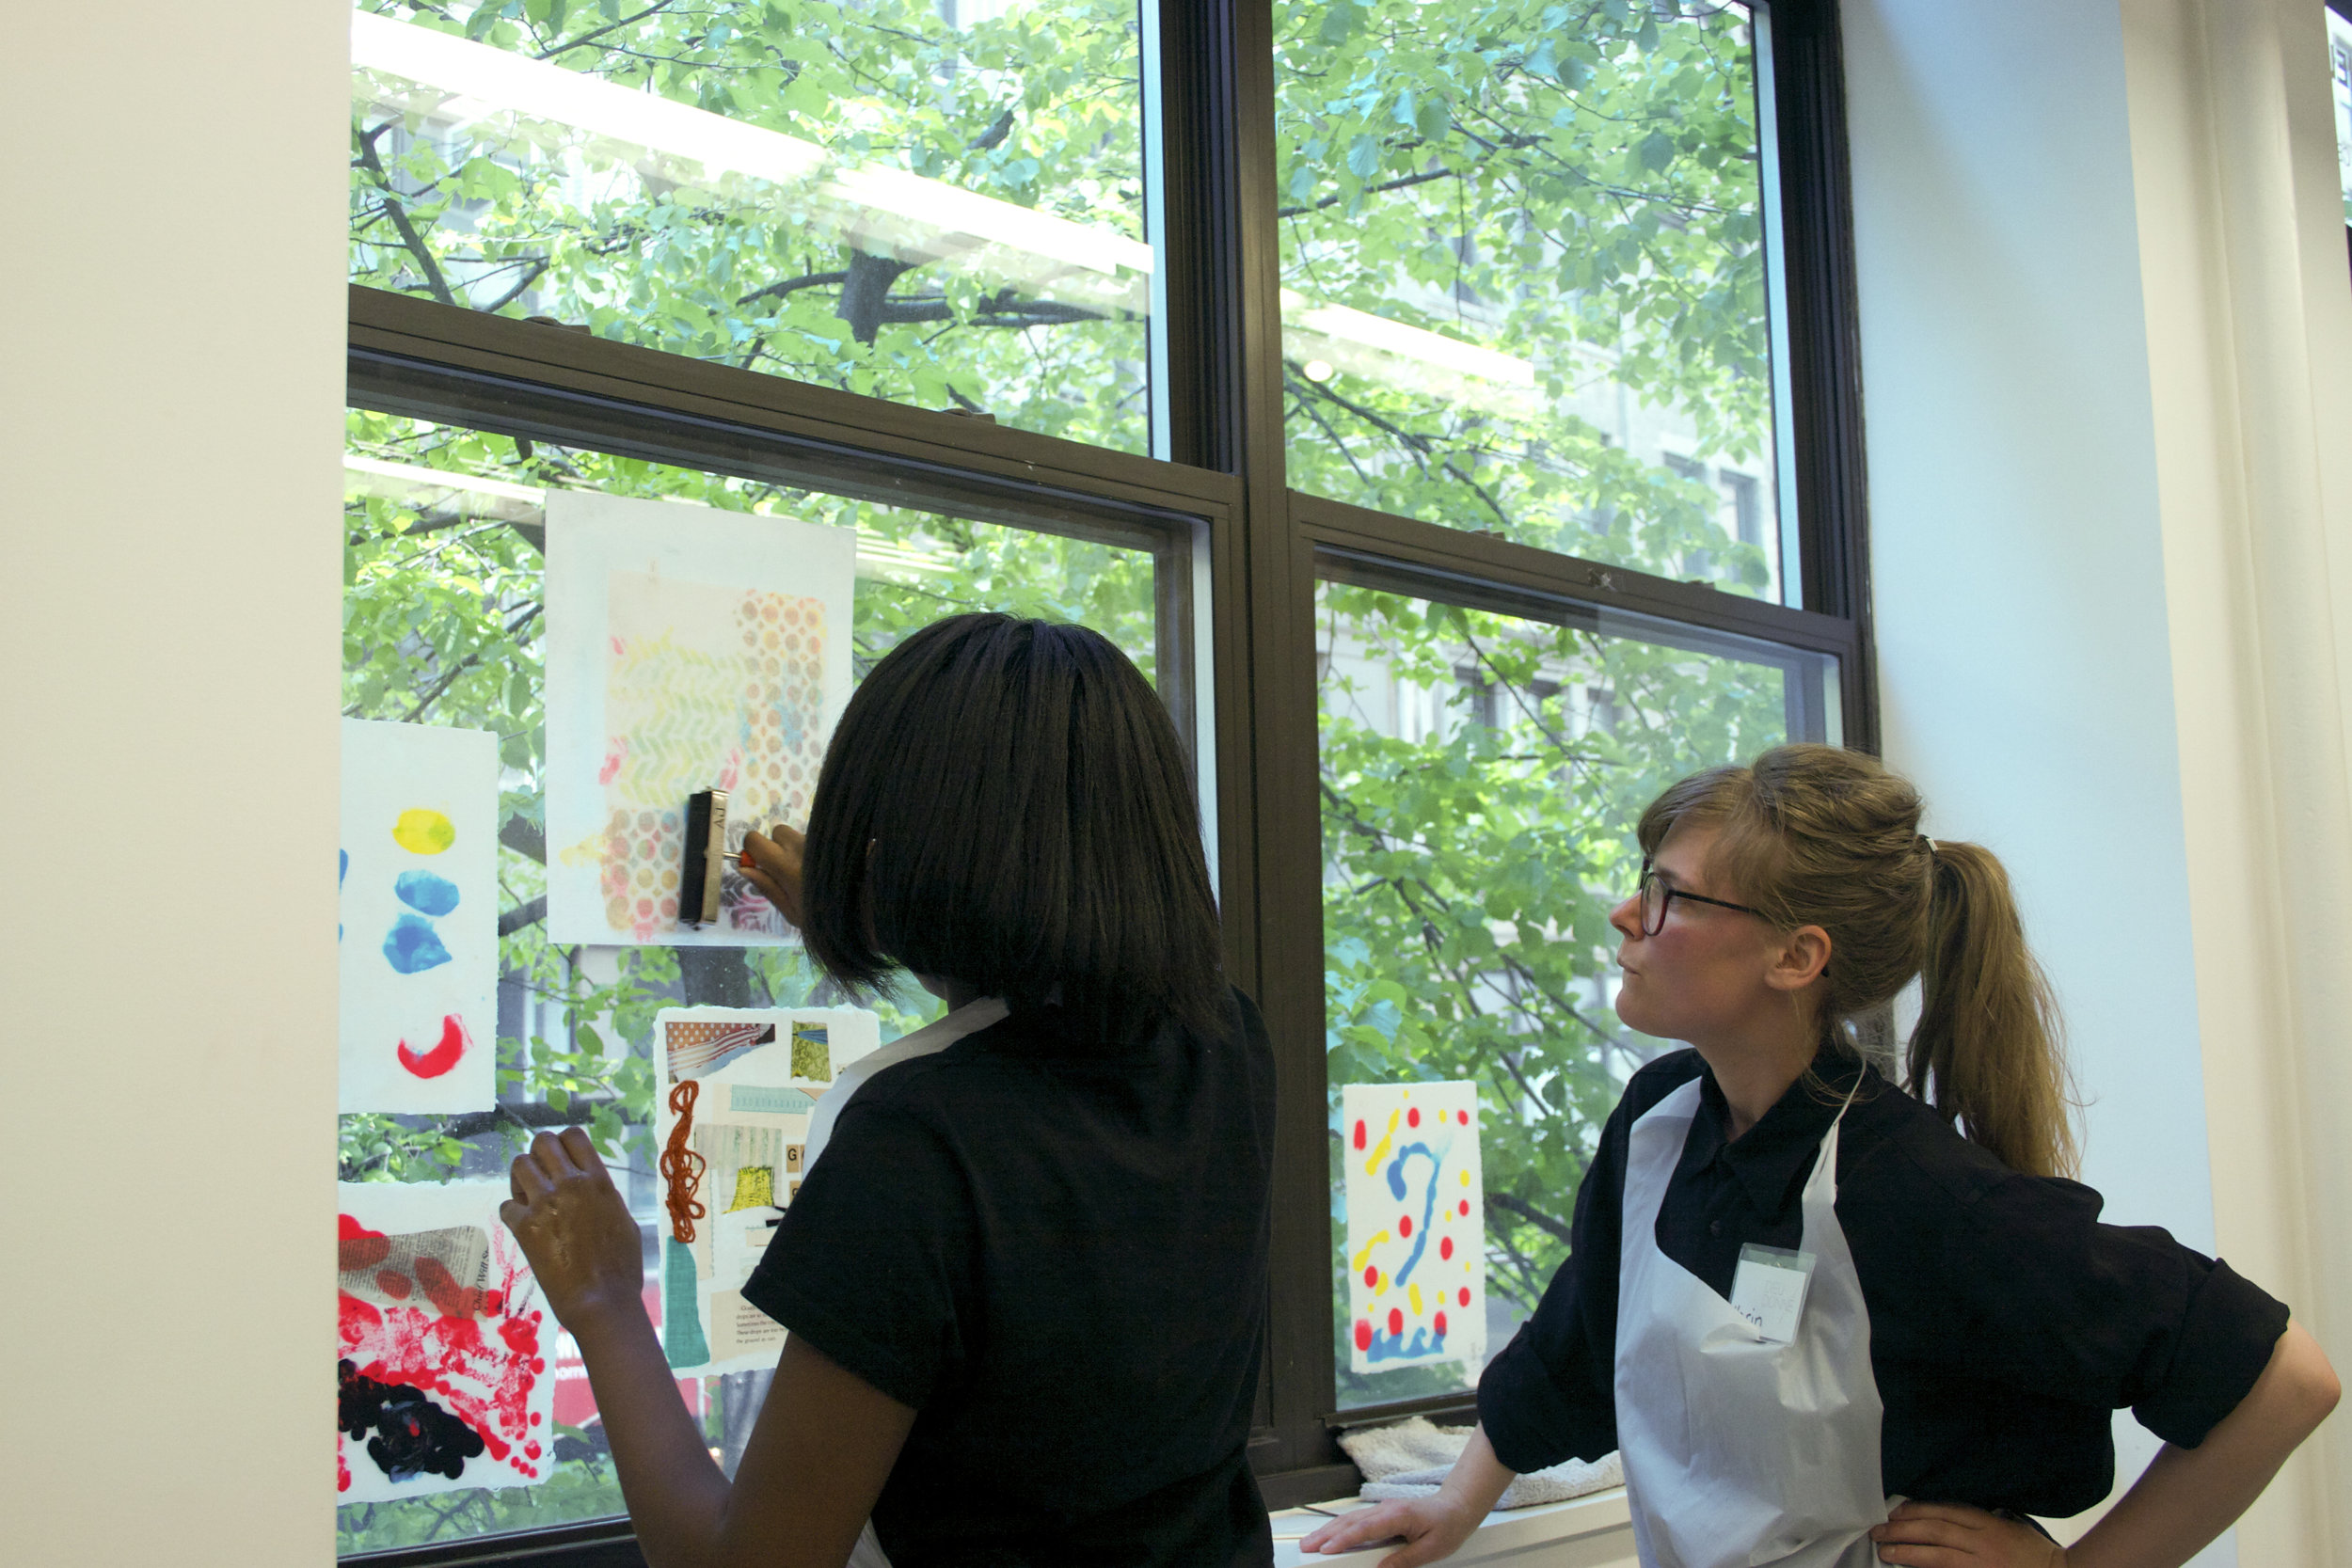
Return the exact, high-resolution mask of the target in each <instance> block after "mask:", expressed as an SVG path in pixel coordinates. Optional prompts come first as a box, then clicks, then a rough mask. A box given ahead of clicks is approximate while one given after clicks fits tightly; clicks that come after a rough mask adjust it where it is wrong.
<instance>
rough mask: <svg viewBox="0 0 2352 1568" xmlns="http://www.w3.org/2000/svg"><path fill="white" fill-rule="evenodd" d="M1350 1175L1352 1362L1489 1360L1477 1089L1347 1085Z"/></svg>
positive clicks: (1345, 1155)
mask: <svg viewBox="0 0 2352 1568" xmlns="http://www.w3.org/2000/svg"><path fill="white" fill-rule="evenodd" d="M1340 1148H1341V1157H1342V1159H1343V1162H1344V1164H1345V1168H1346V1172H1347V1179H1346V1181H1345V1183H1344V1184H1343V1194H1344V1196H1345V1201H1346V1204H1347V1259H1346V1261H1347V1271H1348V1279H1347V1321H1348V1327H1347V1333H1348V1357H1349V1359H1348V1366H1349V1368H1350V1369H1351V1370H1355V1371H1359V1372H1376V1371H1389V1370H1394V1369H1396V1368H1399V1367H1421V1366H1432V1365H1436V1364H1438V1363H1439V1362H1447V1361H1461V1362H1467V1363H1468V1364H1469V1365H1470V1366H1471V1367H1473V1368H1475V1367H1478V1366H1480V1365H1482V1364H1484V1362H1485V1361H1486V1191H1485V1187H1484V1185H1483V1182H1484V1176H1483V1173H1482V1171H1481V1168H1480V1165H1479V1159H1478V1085H1475V1084H1468V1083H1446V1084H1349V1085H1343V1087H1342V1088H1341V1090H1340Z"/></svg>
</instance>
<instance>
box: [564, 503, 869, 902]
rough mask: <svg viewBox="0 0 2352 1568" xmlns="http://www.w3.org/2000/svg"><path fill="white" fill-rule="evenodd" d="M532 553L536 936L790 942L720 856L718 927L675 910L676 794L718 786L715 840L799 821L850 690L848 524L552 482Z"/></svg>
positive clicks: (679, 853)
mask: <svg viewBox="0 0 2352 1568" xmlns="http://www.w3.org/2000/svg"><path fill="white" fill-rule="evenodd" d="M547 562H548V568H547V591H548V850H549V855H548V934H549V936H550V937H551V938H552V939H553V940H554V941H556V942H589V943H599V944H602V943H624V944H626V943H644V942H660V943H664V944H671V945H681V944H682V945H695V946H734V947H742V946H753V945H760V944H770V943H786V942H797V941H798V940H799V935H798V933H797V932H795V931H794V930H793V929H792V928H791V927H790V926H788V925H787V923H786V922H785V920H784V918H783V916H782V915H781V914H780V913H779V912H778V911H776V910H775V909H774V908H773V907H771V905H770V904H769V903H768V901H767V900H766V899H765V898H763V897H761V896H760V895H759V893H758V890H757V889H755V887H753V885H752V884H751V882H750V881H749V880H747V879H745V878H744V877H743V875H742V874H741V872H740V871H739V869H737V867H736V866H735V864H734V863H733V862H732V860H730V861H729V863H727V865H726V866H725V868H724V870H723V874H722V878H721V882H720V893H719V899H720V907H719V919H718V921H717V922H716V923H715V924H713V925H710V926H702V927H695V926H686V925H681V924H680V923H679V919H678V891H679V886H680V882H681V879H682V876H683V873H684V869H685V851H686V836H685V835H686V802H687V798H688V797H689V796H691V795H694V794H696V793H698V792H700V791H702V790H706V789H723V790H725V791H726V792H727V814H726V815H727V830H726V847H727V848H728V849H729V850H730V851H733V850H738V849H739V848H740V847H741V846H742V842H743V834H744V832H746V831H747V830H749V829H753V828H757V829H760V830H762V831H765V830H767V829H769V828H771V827H773V826H774V825H775V824H777V823H780V822H781V823H785V824H787V825H789V826H792V827H795V828H798V827H803V826H805V825H806V823H807V820H808V802H809V799H810V797H811V795H812V794H813V793H814V792H815V790H816V787H817V770H818V766H819V764H821V762H822V761H823V759H824V749H825V741H826V739H827V737H828V736H831V734H832V733H833V723H834V720H835V719H836V718H838V717H839V715H840V712H841V708H842V706H843V705H845V704H846V703H847V702H848V700H849V692H850V661H849V635H850V592H851V586H852V582H853V579H854V576H855V572H856V563H857V536H856V534H855V533H854V532H853V531H850V530H846V529H836V528H823V527H818V526H817V525H815V524H810V523H802V522H796V521H793V520H791V519H789V518H784V517H771V516H766V515H752V514H744V513H734V512H718V511H713V510H711V509H710V508H708V507H702V506H691V505H688V504H685V503H683V502H678V501H654V500H637V499H625V498H620V497H612V496H600V495H596V494H593V493H590V492H585V491H576V490H556V491H552V492H550V493H549V494H548V550H547Z"/></svg>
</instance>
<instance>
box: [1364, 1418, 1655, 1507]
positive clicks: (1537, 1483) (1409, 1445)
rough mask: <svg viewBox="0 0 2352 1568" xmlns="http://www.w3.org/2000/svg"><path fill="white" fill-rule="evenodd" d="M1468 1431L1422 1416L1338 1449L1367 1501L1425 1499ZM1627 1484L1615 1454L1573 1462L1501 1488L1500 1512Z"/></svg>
mask: <svg viewBox="0 0 2352 1568" xmlns="http://www.w3.org/2000/svg"><path fill="white" fill-rule="evenodd" d="M1469 1442H1470V1428H1469V1427H1441V1426H1432V1425H1430V1423H1429V1422H1428V1421H1427V1420H1425V1419H1423V1418H1422V1417H1419V1416H1416V1417H1414V1418H1412V1419H1411V1420H1409V1421H1399V1422H1398V1423H1397V1424H1396V1425H1394V1426H1386V1427H1364V1428H1360V1429H1359V1430H1358V1431H1355V1432H1351V1433H1345V1434H1344V1435H1343V1436H1342V1437H1341V1438H1340V1447H1341V1448H1343V1449H1346V1450H1347V1457H1348V1458H1350V1459H1352V1460H1354V1461H1355V1462H1356V1468H1358V1469H1359V1470H1361V1471H1362V1472H1363V1473H1364V1484H1363V1489H1362V1490H1361V1491H1360V1492H1359V1493H1358V1494H1357V1496H1359V1497H1362V1498H1363V1499H1364V1500H1365V1501H1366V1502H1386V1501H1387V1500H1389V1499H1390V1498H1391V1497H1427V1496H1429V1495H1430V1494H1431V1493H1432V1492H1435V1491H1436V1490H1437V1489H1438V1484H1439V1483H1440V1482H1441V1481H1444V1480H1445V1478H1446V1474H1447V1472H1448V1471H1450V1470H1452V1469H1453V1468H1454V1461H1455V1460H1457V1459H1459V1458H1461V1457H1462V1449H1463V1448H1464V1447H1465V1446H1467V1445H1468V1444H1469ZM1624 1484H1625V1465H1623V1464H1622V1463H1621V1462H1620V1461H1619V1460H1618V1458H1617V1456H1616V1455H1615V1454H1613V1453H1605V1454H1603V1455H1601V1456H1600V1457H1599V1458H1598V1459H1594V1460H1582V1459H1571V1460H1568V1461H1566V1462H1565V1463H1564V1464H1559V1465H1553V1466H1551V1468H1549V1469H1548V1470H1530V1471H1529V1472H1527V1474H1525V1475H1523V1476H1520V1477H1518V1478H1517V1479H1516V1480H1514V1481H1512V1482H1511V1484H1510V1485H1509V1486H1508V1487H1506V1488H1504V1489H1503V1493H1502V1500H1501V1501H1500V1502H1498V1503H1496V1504H1495V1506H1496V1507H1497V1508H1533V1507H1534V1506H1535V1505H1536V1504H1537V1503H1563V1502H1566V1501H1567V1500H1568V1499H1569V1498H1570V1497H1582V1496H1584V1494H1586V1493H1587V1492H1598V1491H1600V1490H1602V1489H1603V1488H1604V1487H1610V1486H1623V1485H1624Z"/></svg>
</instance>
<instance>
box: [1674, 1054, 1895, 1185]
mask: <svg viewBox="0 0 2352 1568" xmlns="http://www.w3.org/2000/svg"><path fill="white" fill-rule="evenodd" d="M1867 1070H1868V1069H1867V1068H1865V1067H1864V1066H1863V1065H1862V1064H1861V1063H1859V1062H1857V1061H1856V1060H1854V1058H1852V1057H1851V1056H1848V1055H1845V1054H1843V1053H1839V1052H1836V1051H1834V1050H1831V1049H1830V1048H1828V1047H1826V1046H1824V1047H1823V1048H1822V1049H1821V1052H1820V1054H1818V1055H1816V1056H1815V1057H1814V1058H1813V1069H1812V1071H1811V1072H1810V1073H1809V1074H1807V1075H1806V1076H1804V1077H1801V1078H1799V1079H1798V1080H1797V1081H1796V1082H1795V1083H1793V1084H1791V1085H1788V1092H1787V1093H1785V1094H1783V1095H1782V1096H1781V1097H1780V1099H1779V1101H1776V1102H1775V1103H1774V1104H1773V1106H1772V1109H1771V1110H1769V1111H1767V1112H1765V1113H1764V1116H1763V1118H1762V1119H1761V1120H1759V1121H1758V1122H1757V1123H1756V1125H1755V1126H1754V1127H1751V1128H1749V1129H1748V1130H1747V1132H1744V1133H1742V1134H1741V1135H1740V1138H1739V1139H1738V1140H1737V1141H1736V1142H1726V1141H1725V1140H1726V1139H1727V1138H1728V1137H1729V1134H1730V1132H1731V1105H1730V1102H1729V1101H1726V1100H1724V1091H1723V1088H1722V1086H1721V1085H1718V1084H1717V1083H1716V1082H1715V1071H1714V1069H1712V1068H1709V1067H1708V1066H1707V1065H1706V1064H1705V1061H1704V1059H1702V1061H1701V1063H1700V1069H1699V1114H1698V1116H1697V1117H1695V1118H1694V1119H1693V1121H1692V1128H1691V1133H1690V1142H1689V1145H1688V1153H1689V1155H1690V1156H1691V1157H1692V1159H1693V1160H1694V1161H1695V1164H1696V1168H1699V1169H1704V1168H1706V1167H1707V1166H1708V1164H1712V1163H1714V1162H1715V1161H1718V1160H1720V1161H1722V1162H1723V1164H1724V1166H1725V1167H1727V1168H1728V1169H1729V1170H1730V1172H1731V1174H1732V1175H1733V1177H1734V1178H1735V1179H1737V1180H1738V1181H1739V1182H1740V1186H1741V1188H1743V1189H1744V1190H1745V1191H1746V1193H1747V1195H1748V1201H1749V1202H1750V1203H1752V1204H1754V1205H1755V1206H1756V1211H1757V1212H1759V1213H1765V1214H1776V1213H1778V1212H1780V1211H1781V1210H1782V1209H1783V1208H1784V1207H1786V1206H1787V1205H1788V1203H1789V1202H1790V1201H1791V1199H1792V1198H1793V1196H1794V1195H1795V1194H1796V1192H1797V1190H1798V1186H1799V1183H1801V1182H1802V1181H1803V1180H1804V1178H1805V1177H1806V1176H1808V1175H1810V1174H1811V1173H1812V1170H1813V1157H1814V1155H1815V1154H1816V1153H1817V1152H1818V1151H1819V1150H1820V1147H1821V1139H1822V1138H1823V1137H1825V1136H1827V1135H1828V1132H1829V1126H1830V1123H1831V1122H1833V1121H1835V1120H1836V1119H1837V1111H1838V1108H1839V1107H1840V1106H1841V1105H1843V1104H1844V1103H1845V1101H1846V1094H1847V1091H1848V1090H1850V1089H1851V1088H1852V1087H1853V1086H1854V1079H1855V1077H1856V1075H1857V1074H1860V1073H1862V1072H1866V1071H1867Z"/></svg>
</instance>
